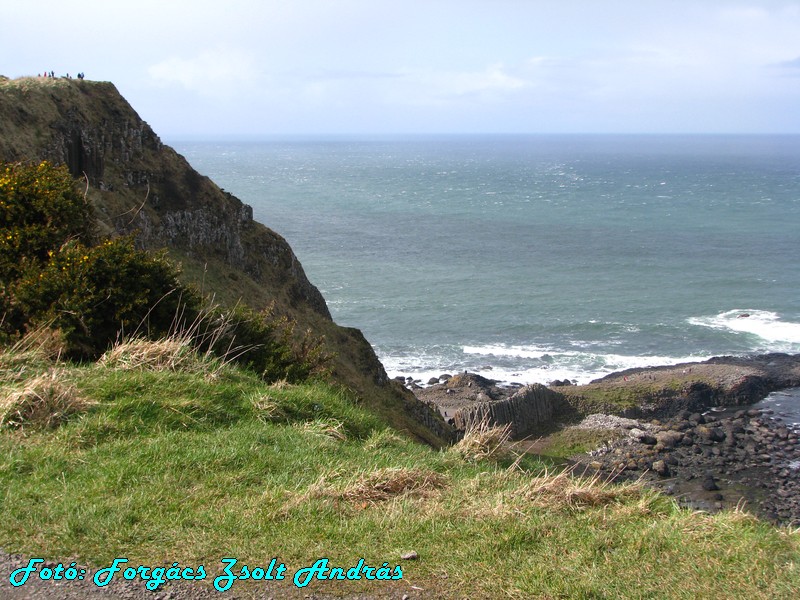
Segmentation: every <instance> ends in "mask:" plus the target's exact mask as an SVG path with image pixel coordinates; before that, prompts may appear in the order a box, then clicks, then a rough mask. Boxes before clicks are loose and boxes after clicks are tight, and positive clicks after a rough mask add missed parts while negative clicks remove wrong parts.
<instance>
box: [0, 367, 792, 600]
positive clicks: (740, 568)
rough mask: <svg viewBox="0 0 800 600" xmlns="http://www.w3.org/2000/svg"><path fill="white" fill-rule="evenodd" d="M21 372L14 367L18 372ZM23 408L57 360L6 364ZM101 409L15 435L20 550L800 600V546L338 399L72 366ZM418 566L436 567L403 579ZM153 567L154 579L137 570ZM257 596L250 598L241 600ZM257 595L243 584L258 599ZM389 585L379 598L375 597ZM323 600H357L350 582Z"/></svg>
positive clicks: (4, 540) (335, 586)
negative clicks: (468, 448)
mask: <svg viewBox="0 0 800 600" xmlns="http://www.w3.org/2000/svg"><path fill="white" fill-rule="evenodd" d="M6 359H8V355H7V356H6ZM2 364H4V365H5V367H6V368H5V370H4V371H3V373H4V379H3V381H4V383H3V393H2V394H0V400H2V399H3V398H7V395H8V392H9V391H10V390H13V389H19V388H21V387H24V385H25V384H26V382H27V383H30V382H31V381H32V378H33V377H34V375H35V374H36V373H37V372H41V371H45V370H48V369H52V368H53V367H52V365H49V364H48V363H46V362H31V361H27V360H19V359H18V357H17V359H16V360H6V361H5V362H4V363H2ZM59 368H62V369H63V371H62V372H61V373H60V375H59V380H60V381H63V382H72V383H74V384H75V386H76V388H77V389H78V390H79V392H80V395H81V396H82V397H84V398H86V399H88V400H91V401H93V402H94V403H95V404H92V405H90V406H89V408H88V412H85V413H84V414H81V415H77V416H74V417H72V418H71V419H70V420H69V421H68V422H66V423H65V424H63V425H62V426H61V427H59V428H56V429H53V430H47V431H40V430H35V429H31V428H25V429H22V430H11V429H8V428H6V429H4V430H2V431H0V490H2V491H0V547H3V548H5V549H7V550H11V551H15V552H25V553H27V554H29V555H41V554H43V555H46V556H49V557H65V556H70V557H79V558H80V559H82V560H85V561H88V562H90V563H94V564H97V565H107V564H109V563H110V561H111V560H112V559H113V558H114V557H116V556H123V555H124V556H127V557H128V558H130V559H131V561H134V562H135V561H141V564H153V565H156V564H160V563H167V564H169V563H171V562H172V561H180V562H181V563H184V564H198V563H205V564H206V565H212V566H211V567H209V568H210V569H214V570H216V567H214V565H219V559H220V558H221V557H223V556H236V557H238V558H239V559H240V560H242V561H245V562H250V563H251V564H253V563H259V564H260V563H263V562H264V559H265V558H267V560H268V558H269V557H272V556H277V557H279V559H280V560H282V561H284V562H285V563H286V565H287V567H288V569H289V572H292V571H293V570H294V569H297V568H299V567H301V566H306V565H309V564H311V563H312V562H313V561H314V560H316V559H317V558H318V557H322V556H325V557H328V558H330V559H331V562H332V563H333V564H337V565H344V566H350V565H352V564H354V563H355V562H356V561H357V560H358V558H362V557H363V558H365V559H366V561H367V562H368V563H369V564H375V565H380V564H382V563H383V562H388V563H389V564H390V565H392V566H393V565H395V564H402V567H403V572H404V579H403V582H401V584H402V585H401V586H400V589H407V588H408V586H410V585H416V586H419V587H422V588H425V589H427V590H428V591H429V592H430V591H433V593H434V595H435V597H450V596H453V597H461V596H463V594H464V593H468V594H469V595H470V596H471V597H520V598H523V597H524V598H529V597H536V596H540V597H571V598H572V597H596V598H605V597H608V598H611V597H663V596H664V594H665V593H666V592H667V591H668V592H669V595H670V596H672V597H686V598H689V597H692V598H694V597H727V598H732V597H739V598H780V597H786V598H789V597H793V596H795V597H796V594H797V593H798V591H800V583H798V582H800V532H796V531H795V532H791V531H789V530H785V529H775V528H773V527H771V526H769V525H767V524H764V523H761V522H759V521H757V520H756V519H754V518H752V517H750V516H748V515H746V514H743V513H724V514H720V515H716V516H708V515H702V514H698V513H691V512H688V511H685V510H680V509H678V508H677V507H676V505H675V504H674V503H673V502H672V501H671V500H668V499H666V498H663V497H660V496H657V495H655V494H653V493H651V492H645V491H642V490H639V489H637V488H635V487H634V488H631V487H627V488H622V487H608V486H605V487H603V486H597V485H594V486H590V485H587V484H586V483H581V482H579V481H577V480H574V479H572V478H570V477H567V476H564V475H560V476H556V475H552V474H551V475H547V476H543V474H542V465H541V464H539V463H536V462H533V461H530V460H526V461H523V463H522V464H520V465H517V466H516V467H513V468H508V465H497V464H493V463H486V462H478V463H473V462H469V461H466V460H464V459H463V458H461V457H459V455H457V454H456V453H455V452H453V451H452V450H450V451H436V450H432V449H430V448H428V447H426V446H422V445H419V444H414V443H412V442H409V441H408V440H405V439H403V438H401V437H399V436H397V435H395V434H394V433H393V432H392V430H390V429H387V428H386V427H385V425H384V424H383V423H382V421H381V420H380V419H379V418H378V417H376V416H375V415H374V414H373V413H370V412H368V411H366V410H364V409H363V408H361V407H360V406H358V405H357V404H356V403H355V402H353V400H352V399H351V396H349V395H348V394H346V393H344V392H342V391H341V390H339V389H336V388H333V387H330V386H329V385H327V384H321V383H308V384H305V385H301V386H280V385H278V386H272V387H269V386H266V385H264V384H263V383H262V382H260V381H259V380H258V379H257V378H255V377H253V376H252V375H250V374H248V373H245V372H242V371H238V370H235V369H230V368H227V367H226V368H222V369H217V374H216V376H214V377H209V376H208V375H207V374H206V373H207V372H208V371H209V369H210V366H209V365H205V366H204V365H200V368H198V369H190V370H189V372H172V371H166V372H149V371H141V370H133V371H122V370H119V369H112V368H109V367H103V366H99V365H85V366H61V367H59ZM409 550H415V551H416V552H418V553H419V556H420V560H418V561H414V562H403V561H401V560H400V558H399V557H400V555H401V554H402V553H403V552H406V551H409ZM137 564H138V562H137ZM238 585H240V584H237V586H238ZM242 585H243V584H242ZM384 588H385V584H374V586H373V588H372V589H373V590H380V589H384ZM318 589H319V590H321V591H334V590H339V591H343V590H345V589H352V587H348V586H345V585H344V583H339V582H337V583H327V585H320V586H319V588H318Z"/></svg>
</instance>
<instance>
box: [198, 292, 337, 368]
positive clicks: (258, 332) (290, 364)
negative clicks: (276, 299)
mask: <svg viewBox="0 0 800 600" xmlns="http://www.w3.org/2000/svg"><path fill="white" fill-rule="evenodd" d="M201 329H202V330H203V332H204V333H203V335H200V336H198V338H197V339H198V342H199V343H198V345H199V348H200V349H201V350H204V351H205V350H207V349H209V348H210V349H211V350H212V351H213V352H214V353H215V354H217V355H220V356H225V355H227V356H230V357H233V360H234V361H235V362H236V363H238V364H240V365H242V366H244V367H246V368H248V369H251V370H252V371H254V372H256V373H258V374H259V375H260V376H261V377H262V378H263V379H264V380H266V381H270V382H273V381H280V380H286V381H288V382H290V383H297V382H300V381H304V380H306V379H308V377H310V376H311V375H322V374H325V373H326V367H327V363H328V361H329V358H330V357H329V356H328V355H327V354H326V353H325V351H324V347H323V344H322V340H320V339H317V338H314V337H313V336H312V335H311V333H310V332H305V334H304V335H297V333H296V331H295V329H296V322H295V321H294V320H292V319H290V318H288V317H286V316H277V315H276V314H275V312H274V309H273V307H269V308H267V309H265V310H263V311H256V310H253V309H252V308H249V307H247V306H241V305H237V306H236V307H234V308H233V309H216V310H213V311H210V312H209V313H207V314H206V315H205V316H204V317H203V318H202V327H201Z"/></svg>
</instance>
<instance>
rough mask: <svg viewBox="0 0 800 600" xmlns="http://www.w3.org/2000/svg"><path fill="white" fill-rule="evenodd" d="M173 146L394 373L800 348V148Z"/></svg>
mask: <svg viewBox="0 0 800 600" xmlns="http://www.w3.org/2000/svg"><path fill="white" fill-rule="evenodd" d="M168 141H169V142H170V143H171V145H173V146H174V147H175V148H176V149H177V150H178V152H180V153H181V154H183V155H184V156H185V157H186V158H187V159H188V160H189V162H190V163H191V164H192V165H193V166H194V167H195V168H196V169H197V170H198V171H199V172H201V173H202V174H204V175H208V176H209V177H211V178H212V179H213V180H214V181H215V182H216V183H217V184H218V185H220V186H221V187H222V188H224V189H225V190H227V191H229V192H231V193H233V194H234V195H236V196H237V197H239V198H240V199H241V200H242V201H244V202H246V203H247V204H250V205H252V207H253V211H254V216H255V218H256V219H257V220H258V221H261V222H262V223H264V224H266V225H267V226H269V227H271V228H272V229H274V230H275V231H277V232H278V233H280V234H281V235H283V236H284V237H285V238H286V239H287V240H288V242H289V243H290V244H291V246H292V248H293V249H294V251H295V253H296V254H297V256H298V257H299V259H300V261H301V263H302V264H303V267H304V268H305V271H306V273H307V275H308V277H309V279H310V280H311V281H312V283H314V284H315V285H316V286H317V287H318V288H319V289H320V291H321V292H322V294H323V295H324V296H325V298H326V300H327V302H328V306H329V308H330V310H331V313H332V315H333V317H334V319H335V320H336V322H337V323H339V324H341V325H346V326H352V327H357V328H359V329H361V330H362V331H363V332H364V334H365V336H366V337H367V339H368V340H369V341H370V342H371V343H372V344H373V346H374V348H375V351H376V353H377V355H378V357H379V358H380V359H381V361H382V362H383V364H384V366H385V368H386V370H387V372H388V373H389V374H390V375H391V376H396V375H403V376H411V377H413V378H416V379H419V380H421V381H422V382H423V383H426V382H427V380H428V379H429V378H431V377H437V376H438V375H440V374H443V373H454V372H461V371H464V370H468V371H471V372H477V373H480V374H481V375H484V376H486V377H489V378H492V379H496V380H499V381H504V382H512V381H513V382H519V383H532V382H543V383H546V382H549V381H552V380H555V379H560V380H563V379H570V380H573V381H576V382H578V383H585V382H588V381H590V380H592V379H595V378H597V377H600V376H603V375H605V374H608V373H611V372H614V371H618V370H621V369H626V368H630V367H643V366H648V365H662V364H675V363H678V362H683V361H695V360H703V359H706V358H710V357H712V356H718V355H747V354H751V353H764V352H788V353H797V352H800V136H677V135H675V136H611V135H592V136H581V135H571V136H442V137H435V136H428V137H374V138H346V137H339V138H319V139H314V138H292V139H262V140H257V141H256V140H248V141H219V140H216V141H197V140H193V141H174V140H168Z"/></svg>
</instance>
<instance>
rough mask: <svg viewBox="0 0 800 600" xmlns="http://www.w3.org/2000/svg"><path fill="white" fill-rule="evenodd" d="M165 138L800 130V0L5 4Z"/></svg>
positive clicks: (22, 44)
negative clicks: (113, 88) (113, 87)
mask: <svg viewBox="0 0 800 600" xmlns="http://www.w3.org/2000/svg"><path fill="white" fill-rule="evenodd" d="M0 23H2V35H1V36H0V74H2V75H6V76H8V77H19V76H25V75H36V74H38V73H41V72H43V71H45V70H48V71H50V70H52V71H55V73H56V74H59V75H63V74H66V73H70V74H71V75H73V77H74V76H75V75H76V74H77V73H78V72H83V73H85V74H86V78H87V79H92V80H102V81H111V82H113V83H114V84H115V85H116V86H117V88H118V89H119V90H120V92H121V93H122V94H123V95H124V96H125V98H126V99H127V100H128V101H129V102H130V103H131V104H132V106H133V107H134V109H135V110H136V111H137V112H138V113H139V115H140V116H141V117H142V118H143V119H144V120H145V121H147V122H148V123H149V124H150V125H151V126H152V127H153V128H154V129H155V131H156V132H157V133H158V134H159V135H161V136H162V137H166V138H170V139H177V138H204V137H206V138H212V137H239V136H255V137H257V136H276V135H277V136H281V135H339V134H344V135H373V134H375V135H382V134H440V133H445V134H468V133H800V0H215V1H213V2H209V1H206V0H191V1H185V0H174V1H173V0H157V1H154V0H136V1H135V2H133V1H127V0H55V1H54V0H37V1H36V2H22V1H20V0H0Z"/></svg>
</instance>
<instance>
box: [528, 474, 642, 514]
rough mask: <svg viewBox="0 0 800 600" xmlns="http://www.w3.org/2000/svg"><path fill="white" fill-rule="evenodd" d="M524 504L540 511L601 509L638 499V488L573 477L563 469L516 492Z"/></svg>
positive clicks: (608, 481)
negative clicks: (522, 498)
mask: <svg viewBox="0 0 800 600" xmlns="http://www.w3.org/2000/svg"><path fill="white" fill-rule="evenodd" d="M520 493H521V494H523V496H524V497H525V499H526V500H528V501H530V502H533V503H535V504H537V505H540V506H544V507H557V508H558V507H567V508H570V509H582V508H586V507H592V506H604V505H607V504H612V503H615V502H623V501H625V500H628V499H630V498H636V497H640V496H641V495H642V493H643V488H642V486H641V484H639V483H638V482H637V483H614V482H613V481H611V480H608V479H603V478H601V477H600V475H597V474H596V475H594V476H592V477H577V476H576V475H575V474H574V473H573V472H572V470H570V469H567V470H565V471H562V472H560V473H558V474H556V475H553V474H550V473H545V474H544V475H542V476H540V477H535V478H534V479H532V480H531V481H530V482H529V483H528V484H527V485H526V486H525V487H524V488H522V489H521V490H520Z"/></svg>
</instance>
